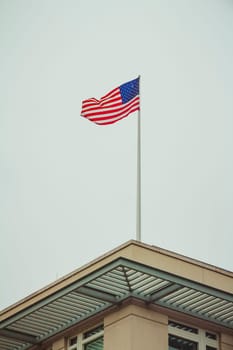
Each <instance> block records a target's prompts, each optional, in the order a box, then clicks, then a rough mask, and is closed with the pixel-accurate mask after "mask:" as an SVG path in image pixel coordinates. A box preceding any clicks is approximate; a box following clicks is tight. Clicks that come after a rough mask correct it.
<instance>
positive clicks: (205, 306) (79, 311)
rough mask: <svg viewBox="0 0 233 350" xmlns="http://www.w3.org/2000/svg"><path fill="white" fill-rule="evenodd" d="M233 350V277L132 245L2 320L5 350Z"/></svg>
mask: <svg viewBox="0 0 233 350" xmlns="http://www.w3.org/2000/svg"><path fill="white" fill-rule="evenodd" d="M102 349H104V350H119V349H121V350H152V349H153V350H155V349H159V350H168V349H169V350H233V273H232V272H230V271H226V270H223V269H220V268H217V267H214V266H212V265H208V264H205V263H202V262H200V261H196V260H193V259H190V258H187V257H184V256H181V255H178V254H175V253H173V252H169V251H167V250H164V249H161V248H158V247H154V246H150V245H146V244H143V243H141V242H138V241H129V242H127V243H125V244H123V245H121V246H120V247H118V248H116V249H114V250H113V251H111V252H109V253H107V254H105V255H103V256H101V257H99V258H98V259H96V260H95V261H92V262H91V263H89V264H88V265H85V266H84V267H82V268H80V269H78V270H76V271H74V272H72V273H70V274H69V275H67V276H65V277H64V278H62V279H60V280H58V281H56V282H55V283H53V284H51V285H49V286H47V287H46V288H44V289H42V290H39V291H38V292H36V293H34V294H32V295H30V296H29V297H28V298H25V299H24V300H22V301H20V302H18V303H16V304H14V305H13V306H11V307H9V308H7V309H5V310H3V311H2V312H1V314H0V350H102Z"/></svg>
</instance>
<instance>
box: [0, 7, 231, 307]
mask: <svg viewBox="0 0 233 350" xmlns="http://www.w3.org/2000/svg"><path fill="white" fill-rule="evenodd" d="M232 33H233V2H232V1H231V0H229V1H227V0H188V1H187V0H170V1H168V0H167V1H166V0H144V1H141V0H140V1H139V0H118V1H112V0H98V1H94V0H92V1H91V0H66V1H65V0H63V1H62V0H37V1H36V0H33V1H31V0H21V1H17V0H11V1H9V0H0V70H1V72H0V76H1V78H0V96H1V98H0V234H1V245H0V269H1V271H0V275H1V287H0V309H2V308H5V307H7V306H9V305H10V304H12V303H14V302H16V301H18V300H19V299H21V298H23V297H25V296H27V295H28V294H30V293H32V292H34V291H35V290H37V289H39V288H41V287H43V286H45V285H46V284H48V283H50V282H52V281H54V280H56V278H58V277H61V276H62V275H64V274H66V273H68V272H70V271H72V270H73V269H75V268H77V267H80V266H81V265H83V264H84V263H87V262H88V261H90V260H92V259H94V258H96V257H98V256H99V255H100V254H102V253H105V252H107V251H108V250H110V249H112V248H114V247H116V246H118V245H119V244H121V243H123V242H126V241H128V240H129V239H135V237H136V235H135V213H136V203H135V201H136V134H137V113H134V114H132V115H131V116H129V117H128V118H126V119H124V120H122V121H121V122H119V123H117V124H115V125H112V126H105V127H103V126H102V127H101V126H96V125H95V124H92V123H90V122H89V121H87V120H85V119H84V118H80V117H79V115H80V109H81V101H82V100H83V99H86V98H88V97H96V98H99V97H101V96H103V95H104V94H105V93H107V92H108V91H110V90H111V89H113V88H115V87H116V86H118V85H120V84H121V83H124V82H126V81H128V80H131V79H134V78H136V77H137V76H138V74H140V75H141V109H142V111H141V118H142V241H143V242H145V243H148V244H154V245H157V246H160V247H162V248H166V249H169V250H173V251H175V252H178V253H181V254H184V255H187V256H190V257H193V258H196V259H199V260H202V261H204V262H208V263H210V264H214V265H217V266H220V267H223V268H225V269H228V270H232V269H233V254H232V248H233V214H232V213H233V181H232V179H233V158H232V151H233V137H232V131H233V99H232V93H233V65H232V62H233V40H232Z"/></svg>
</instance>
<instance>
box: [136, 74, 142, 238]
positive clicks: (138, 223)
mask: <svg viewBox="0 0 233 350" xmlns="http://www.w3.org/2000/svg"><path fill="white" fill-rule="evenodd" d="M138 78H139V98H140V75H139V76H138ZM140 102H141V101H140ZM140 104H141V103H140ZM140 108H141V106H140ZM140 108H139V110H138V130H137V213H136V239H137V240H138V241H141V111H140Z"/></svg>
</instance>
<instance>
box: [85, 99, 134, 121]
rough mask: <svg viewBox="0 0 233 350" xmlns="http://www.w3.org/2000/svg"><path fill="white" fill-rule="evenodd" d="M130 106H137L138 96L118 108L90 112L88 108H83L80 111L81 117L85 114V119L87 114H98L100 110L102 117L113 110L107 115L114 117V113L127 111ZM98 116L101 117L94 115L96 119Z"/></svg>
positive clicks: (99, 108)
mask: <svg viewBox="0 0 233 350" xmlns="http://www.w3.org/2000/svg"><path fill="white" fill-rule="evenodd" d="M131 105H132V106H137V105H139V96H135V97H134V98H133V99H132V100H130V101H129V102H127V103H125V104H123V105H120V106H115V107H111V106H109V107H106V108H105V107H104V108H101V107H97V108H95V109H92V110H90V108H88V107H87V108H83V109H82V115H84V116H85V114H87V117H88V114H89V113H91V114H92V113H96V112H100V111H101V110H102V111H103V114H102V115H103V116H104V112H108V111H111V110H113V112H112V113H110V114H109V115H110V116H111V115H114V114H116V113H120V112H121V111H124V110H125V109H127V108H128V107H129V106H131ZM118 109H119V110H118ZM98 116H100V117H101V115H96V117H97V118H98ZM92 117H93V116H92Z"/></svg>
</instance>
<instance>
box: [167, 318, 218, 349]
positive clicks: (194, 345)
mask: <svg viewBox="0 0 233 350" xmlns="http://www.w3.org/2000/svg"><path fill="white" fill-rule="evenodd" d="M168 333H169V335H168V347H169V350H218V336H217V334H215V333H212V332H208V331H204V330H203V329H200V328H195V327H192V326H188V325H184V324H182V323H178V322H175V321H169V322H168Z"/></svg>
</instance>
